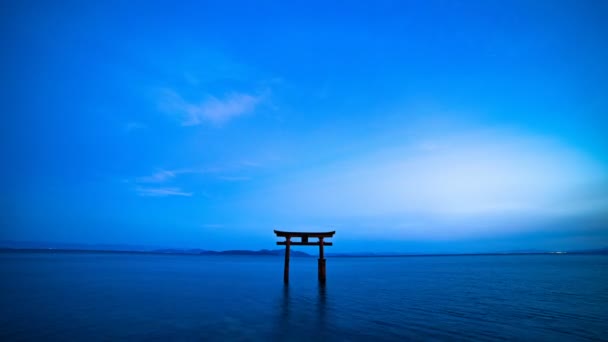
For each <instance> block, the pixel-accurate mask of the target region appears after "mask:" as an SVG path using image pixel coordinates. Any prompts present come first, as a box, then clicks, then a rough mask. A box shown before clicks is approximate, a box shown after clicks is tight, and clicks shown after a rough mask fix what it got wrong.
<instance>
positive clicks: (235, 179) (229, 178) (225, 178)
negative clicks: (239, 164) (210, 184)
mask: <svg viewBox="0 0 608 342" xmlns="http://www.w3.org/2000/svg"><path fill="white" fill-rule="evenodd" d="M217 179H219V180H222V181H226V182H246V181H250V180H251V177H249V176H219V177H218V178H217Z"/></svg>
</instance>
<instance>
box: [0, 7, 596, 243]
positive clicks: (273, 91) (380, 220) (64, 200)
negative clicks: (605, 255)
mask: <svg viewBox="0 0 608 342" xmlns="http://www.w3.org/2000/svg"><path fill="white" fill-rule="evenodd" d="M1 6H2V7H3V8H2V9H1V10H0V12H1V13H2V14H1V16H2V20H1V24H0V25H1V26H0V32H1V34H2V37H1V38H2V39H1V41H2V43H0V44H2V51H3V53H2V55H1V56H0V60H1V66H0V70H1V72H2V75H3V77H2V79H3V81H4V82H3V84H4V86H3V89H2V95H0V96H1V99H2V101H1V102H0V106H1V108H2V138H1V139H2V159H3V165H4V166H3V168H2V171H1V172H2V174H1V175H2V177H1V178H2V183H3V185H2V188H3V193H4V194H3V196H2V199H1V200H0V203H1V207H0V209H2V216H1V219H2V221H1V223H2V231H1V232H0V240H18V241H56V242H73V243H91V244H95V243H112V244H137V245H153V246H168V247H199V248H207V249H230V248H253V249H257V248H274V247H273V244H274V241H275V238H274V236H273V234H272V229H274V228H281V229H285V230H290V229H292V230H327V229H335V230H337V234H336V237H335V239H334V240H335V242H336V244H335V246H334V247H332V250H333V251H363V250H371V251H416V252H423V251H431V252H442V251H443V252H446V251H457V252H467V251H487V250H512V249H529V248H537V249H570V248H594V247H604V246H607V245H608V138H607V137H606V136H607V134H606V132H607V131H608V96H606V94H608V63H607V62H606V61H608V40H606V39H605V37H606V34H607V33H608V27H607V24H606V23H607V22H608V5H607V4H606V3H605V2H603V1H504V2H488V1H399V2H393V1H374V2H369V3H363V2H361V3H353V2H342V3H334V4H329V3H327V2H300V3H292V4H289V5H288V4H285V3H283V2H266V1H262V2H244V1H243V2H238V1H237V2H230V1H218V2H205V1H201V2H155V1H152V2H136V1H132V2H113V1H109V2H105V1H104V2H101V1H100V2H93V1H88V2H82V1H73V2H62V1H47V2H45V1H39V2H36V1H32V2H19V3H10V4H9V3H4V4H2V5H1Z"/></svg>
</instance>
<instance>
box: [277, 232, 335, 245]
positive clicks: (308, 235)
mask: <svg viewBox="0 0 608 342" xmlns="http://www.w3.org/2000/svg"><path fill="white" fill-rule="evenodd" d="M274 233H275V234H276V235H277V236H278V237H284V238H285V241H279V242H277V245H279V246H285V245H287V241H289V242H290V243H289V244H290V245H292V246H320V245H321V242H323V246H332V245H333V244H332V243H331V242H325V241H323V238H330V237H332V236H334V234H335V233H336V231H333V232H323V233H309V232H284V231H281V230H275V231H274ZM294 237H295V238H300V239H301V240H300V241H291V238H294ZM308 238H318V239H319V241H312V242H309V240H308Z"/></svg>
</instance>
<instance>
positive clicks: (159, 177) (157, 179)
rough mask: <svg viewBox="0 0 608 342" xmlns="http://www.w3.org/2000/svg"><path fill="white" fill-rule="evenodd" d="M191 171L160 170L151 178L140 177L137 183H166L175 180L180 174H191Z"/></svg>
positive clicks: (150, 176)
mask: <svg viewBox="0 0 608 342" xmlns="http://www.w3.org/2000/svg"><path fill="white" fill-rule="evenodd" d="M189 172H191V171H190V170H160V171H157V172H156V173H153V174H152V175H149V176H144V177H138V178H137V179H135V181H136V182H137V183H164V182H166V181H169V180H171V179H173V178H175V177H176V176H177V175H178V174H180V173H189Z"/></svg>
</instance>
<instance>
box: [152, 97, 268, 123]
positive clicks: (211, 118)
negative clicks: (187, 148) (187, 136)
mask: <svg viewBox="0 0 608 342" xmlns="http://www.w3.org/2000/svg"><path fill="white" fill-rule="evenodd" d="M261 101H262V97H261V96H255V95H250V94H244V93H229V94H227V95H226V96H224V97H223V98H218V97H215V96H207V97H206V98H205V99H204V100H202V101H187V100H186V99H184V98H183V97H182V96H181V95H180V94H178V93H177V92H176V91H174V90H171V89H164V90H163V91H162V92H161V95H160V109H161V110H162V111H164V112H166V113H169V114H171V115H175V116H177V117H178V119H179V120H180V121H181V123H182V125H184V126H196V125H200V124H203V123H210V124H213V125H221V124H224V123H226V122H228V121H230V120H232V119H234V118H236V117H239V116H242V115H245V114H248V113H251V112H253V111H254V110H255V108H256V107H257V106H258V105H259V104H260V102H261Z"/></svg>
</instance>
